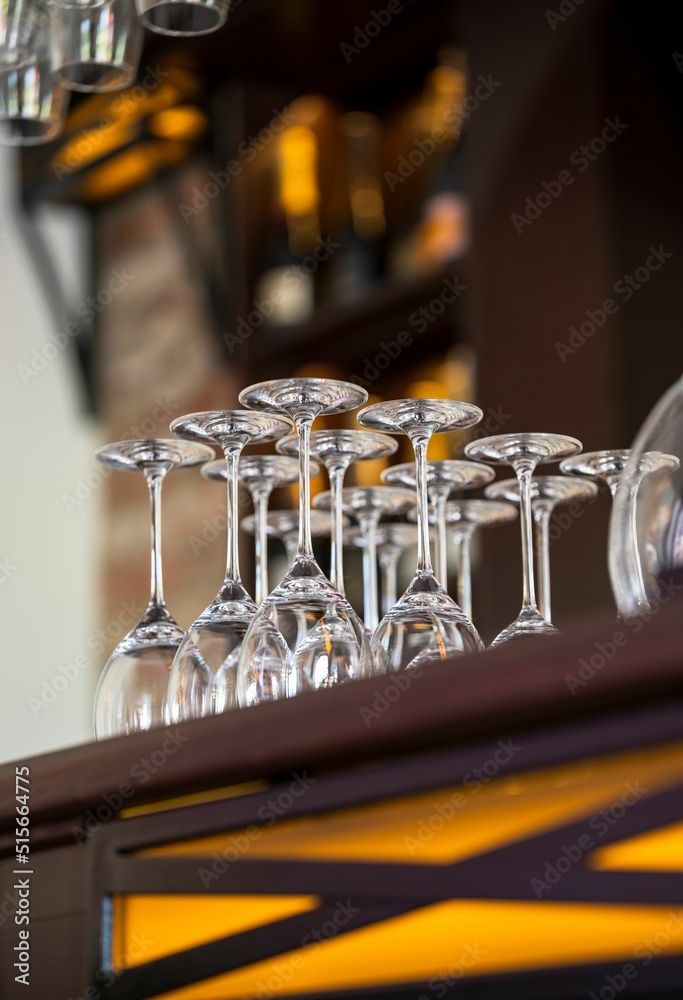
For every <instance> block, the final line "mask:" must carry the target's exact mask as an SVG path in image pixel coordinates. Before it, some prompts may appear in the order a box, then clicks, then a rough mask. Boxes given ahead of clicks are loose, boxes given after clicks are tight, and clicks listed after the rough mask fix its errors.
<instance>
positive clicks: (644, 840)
mask: <svg viewBox="0 0 683 1000" xmlns="http://www.w3.org/2000/svg"><path fill="white" fill-rule="evenodd" d="M591 868H599V869H600V870H601V871H602V870H604V869H615V868H616V869H626V870H628V871H634V870H635V871H649V872H683V823H675V824H673V825H672V826H666V827H664V829H663V830H652V831H651V832H649V833H643V834H641V835H640V836H639V837H629V839H628V840H622V841H618V842H617V843H616V844H610V845H609V847H603V848H601V850H599V851H596V852H595V854H594V855H593V857H592V858H591Z"/></svg>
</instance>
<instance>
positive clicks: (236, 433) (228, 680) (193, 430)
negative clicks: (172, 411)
mask: <svg viewBox="0 0 683 1000" xmlns="http://www.w3.org/2000/svg"><path fill="white" fill-rule="evenodd" d="M171 430H172V431H173V433H174V434H177V435H178V436H179V437H184V438H189V439H190V440H199V441H212V442H214V443H215V444H217V445H219V446H220V447H221V448H222V449H223V452H224V453H225V459H226V463H227V479H226V481H227V499H228V502H227V522H228V524H227V527H228V532H227V534H228V555H227V567H226V571H225V579H224V581H223V585H222V587H221V589H220V591H219V592H218V594H217V596H216V597H215V598H214V600H213V601H212V602H211V604H210V605H209V606H208V608H206V609H205V610H204V611H203V612H202V613H201V615H200V616H199V618H197V620H196V621H195V622H193V624H192V625H190V628H189V629H188V631H187V635H186V636H185V638H184V640H183V642H182V643H181V646H180V648H179V650H178V652H177V653H176V656H175V659H174V661H173V667H172V668H171V677H170V681H169V695H168V703H169V717H170V720H171V721H172V722H180V721H182V720H184V719H197V718H202V717H203V716H206V715H217V714H219V713H220V712H225V711H226V710H228V709H231V708H236V707H237V701H236V697H235V680H236V672H237V658H238V654H239V647H240V644H241V642H242V640H243V638H244V635H245V633H246V631H247V627H248V625H249V622H250V621H251V619H252V618H253V616H254V614H255V613H256V605H255V604H254V602H253V601H252V599H251V597H250V596H249V594H248V593H247V590H246V588H245V587H244V585H243V583H242V580H241V577H240V570H239V554H238V553H239V546H238V535H237V523H238V491H239V480H238V462H239V456H240V453H241V451H242V449H243V448H244V447H245V445H248V444H255V443H257V442H265V441H273V440H275V439H276V438H279V437H282V436H283V434H288V433H289V431H290V430H291V423H290V422H289V421H288V420H285V419H284V418H283V417H278V416H274V415H272V414H262V413H251V412H249V411H248V410H210V411H208V412H204V413H190V414H188V415H187V416H184V417H178V419H177V420H174V421H173V423H172V424H171Z"/></svg>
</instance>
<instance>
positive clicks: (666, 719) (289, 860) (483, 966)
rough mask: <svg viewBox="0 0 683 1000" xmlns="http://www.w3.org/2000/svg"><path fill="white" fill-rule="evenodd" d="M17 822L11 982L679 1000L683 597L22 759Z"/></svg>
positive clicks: (5, 801) (34, 987)
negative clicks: (24, 837)
mask: <svg viewBox="0 0 683 1000" xmlns="http://www.w3.org/2000/svg"><path fill="white" fill-rule="evenodd" d="M22 767H27V768H28V771H29V775H28V779H29V782H30V786H29V787H30V792H29V803H30V840H29V846H30V859H29V863H28V864H25V863H22V862H20V861H18V860H17V855H18V850H19V849H18V848H17V834H16V827H15V819H16V800H15V794H16V791H17V788H16V770H17V768H19V769H21V768H22ZM24 773H25V772H24ZM0 838H1V839H0V872H1V875H2V886H1V898H2V904H1V906H0V929H1V932H2V933H1V934H0V941H1V948H2V951H1V954H0V996H2V997H3V998H14V997H15V996H16V997H20V996H22V997H31V998H39V1000H69V998H71V1000H78V998H87V1000H98V998H100V997H101V998H106V1000H124V998H125V1000H143V998H145V997H162V996H163V997H165V998H166V997H168V998H173V1000H190V998H192V1000H232V998H247V997H248V998H270V997H283V998H287V1000H292V998H303V997H308V998H323V1000H342V998H343V1000H364V998H368V1000H370V998H378V1000H379V998H386V1000H421V998H427V1000H435V998H441V997H446V996H453V997H460V998H462V1000H469V998H491V1000H492V998H495V1000H513V998H519V1000H522V998H524V1000H574V998H577V1000H578V998H591V1000H592V998H595V997H597V998H599V1000H612V998H613V997H616V996H619V997H629V998H643V1000H644V998H648V1000H652V998H659V997H671V998H674V997H676V998H680V996H681V995H682V994H681V990H682V989H683V616H682V615H681V606H680V602H678V603H676V602H675V601H674V602H672V603H671V604H670V605H669V606H665V607H663V608H662V609H661V610H660V611H659V612H658V613H657V614H655V615H654V616H653V617H652V618H651V619H650V620H649V621H647V622H644V621H638V622H632V623H618V622H614V621H602V622H599V623H597V624H596V625H595V626H591V627H587V628H585V629H583V630H581V631H579V632H574V633H572V634H570V635H566V636H563V637H562V638H559V639H555V640H537V641H536V642H535V643H533V644H532V645H525V644H514V643H513V644H510V645H509V646H508V647H506V648H502V649H500V650H497V651H495V652H492V653H487V654H486V655H483V656H480V657H477V658H468V659H463V660H459V661H450V662H446V663H439V664H434V665H433V666H431V667H425V668H424V669H423V670H422V672H421V673H420V674H419V675H412V676H411V675H409V674H403V675H393V676H385V677H378V678H374V679H369V680H366V681H362V682H358V683H356V684H352V685H348V686H347V687H343V688H339V689H336V690H332V691H328V692H321V693H317V694H311V695H304V696H301V697H299V698H296V699H293V700H291V701H289V702H282V703H278V704H270V705H264V706H261V707H258V708H253V709H248V710H245V711H240V712H235V713H233V714H229V715H224V716H219V717H215V718H211V719H206V720H202V721H199V722H194V723H189V724H185V725H182V726H179V727H169V728H167V729H159V730H154V731H152V732H148V733H145V734H141V735H138V736H134V737H130V738H125V739H117V740H110V741H106V742H103V743H98V744H92V745H88V746H80V747H75V748H72V749H68V750H64V751H61V752H58V753H54V754H49V755H46V756H41V757H36V758H33V759H31V760H27V761H19V762H16V764H15V763H12V764H8V765H5V766H3V767H2V768H1V769H0ZM19 842H21V839H20V841H19ZM15 872H18V873H19V874H15ZM28 873H30V874H28ZM17 884H19V885H20V886H21V885H22V884H26V885H28V886H29V887H30V892H29V894H28V903H24V902H22V899H24V898H25V897H26V895H27V894H26V893H25V892H24V893H23V894H22V893H20V891H19V890H17V889H15V888H13V887H14V886H16V885H17ZM17 910H18V913H19V916H18V917H17V916H16V913H17ZM25 914H27V915H28V920H26V919H23V918H24V916H25ZM16 919H19V920H20V922H19V923H17V922H16ZM21 930H24V931H26V930H28V938H26V937H24V938H21V939H20V937H19V933H20V931H21ZM26 941H28V946H27V945H26ZM21 942H23V943H21ZM19 944H21V948H23V949H24V951H23V955H24V957H25V956H26V953H27V951H28V954H29V962H28V964H29V965H30V973H29V976H28V977H27V979H28V987H27V986H26V985H25V984H24V983H25V980H24V981H22V980H21V979H20V978H17V977H20V976H21V962H18V956H20V955H21V954H22V952H21V949H17V946H18V945H19ZM15 963H17V964H16V965H15Z"/></svg>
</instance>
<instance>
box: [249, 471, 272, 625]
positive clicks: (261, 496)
mask: <svg viewBox="0 0 683 1000" xmlns="http://www.w3.org/2000/svg"><path fill="white" fill-rule="evenodd" d="M252 496H253V501H254V516H255V519H256V534H255V536H254V538H255V541H254V563H255V566H254V577H255V584H256V586H255V592H256V604H257V606H260V605H261V604H263V602H264V601H265V599H266V597H267V596H268V594H269V590H268V500H269V498H270V490H264V489H262V488H261V489H258V490H257V491H256V492H255V493H254V494H253V495H252Z"/></svg>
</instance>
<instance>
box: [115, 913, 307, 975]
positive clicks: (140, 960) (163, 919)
mask: <svg viewBox="0 0 683 1000" xmlns="http://www.w3.org/2000/svg"><path fill="white" fill-rule="evenodd" d="M317 906H318V901H317V899H316V897H315V896H127V897H125V898H123V897H117V898H116V899H115V900H114V937H113V947H112V965H113V966H114V968H117V969H126V968H130V967H131V966H134V965H142V964H144V963H145V962H151V961H153V960H154V959H155V958H162V957H163V956H164V955H172V954H173V953H174V952H176V951H182V950H183V949H185V948H192V947H194V946H195V945H199V944H205V943H206V942H208V941H215V940H218V939H219V938H222V937H225V936H227V935H229V934H230V935H232V934H240V933H241V932H242V931H247V930H250V929H251V928H253V927H260V926H261V925H262V924H269V923H271V922H273V921H275V920H283V919H284V918H285V917H291V916H294V915H295V914H297V913H305V912H306V910H313V909H315V908H316V907H317ZM311 919H313V918H311Z"/></svg>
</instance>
